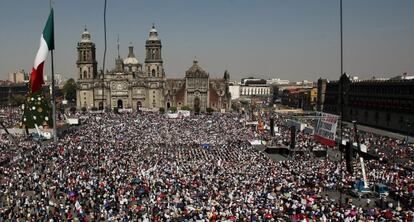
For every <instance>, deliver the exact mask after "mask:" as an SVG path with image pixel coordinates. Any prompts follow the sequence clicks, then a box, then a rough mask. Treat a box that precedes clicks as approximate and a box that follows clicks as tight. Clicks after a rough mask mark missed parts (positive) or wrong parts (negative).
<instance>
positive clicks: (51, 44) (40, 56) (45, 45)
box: [30, 9, 55, 93]
mask: <svg viewBox="0 0 414 222" xmlns="http://www.w3.org/2000/svg"><path fill="white" fill-rule="evenodd" d="M53 49H55V39H54V24H53V9H51V10H50V14H49V18H48V19H47V22H46V25H45V28H44V29H43V33H42V35H41V37H40V46H39V50H38V51H37V54H36V58H35V61H34V66H33V69H32V73H31V75H30V92H31V93H35V92H37V91H39V90H40V89H41V88H42V85H43V84H44V83H45V82H44V79H43V68H44V64H45V61H46V58H47V55H48V53H49V51H50V50H53Z"/></svg>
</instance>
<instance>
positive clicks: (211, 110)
mask: <svg viewBox="0 0 414 222" xmlns="http://www.w3.org/2000/svg"><path fill="white" fill-rule="evenodd" d="M206 111H207V113H208V114H211V113H212V112H214V109H213V108H211V107H207V109H206Z"/></svg>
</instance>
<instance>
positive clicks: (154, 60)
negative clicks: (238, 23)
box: [76, 26, 230, 111]
mask: <svg viewBox="0 0 414 222" xmlns="http://www.w3.org/2000/svg"><path fill="white" fill-rule="evenodd" d="M161 48H162V44H161V40H160V39H159V37H158V32H157V30H156V29H155V27H154V26H153V27H152V28H151V30H150V33H149V37H148V39H147V40H146V44H145V49H146V57H145V62H144V64H142V63H140V62H139V60H138V58H137V57H136V56H135V54H134V49H133V46H129V53H128V56H127V58H125V59H123V60H122V59H121V56H120V54H119V44H118V57H117V58H116V59H115V68H114V69H113V70H111V71H105V72H103V71H101V72H99V73H98V71H97V62H96V58H95V53H96V52H95V51H96V49H95V44H94V43H93V42H92V40H91V35H90V33H89V32H88V31H87V30H86V29H85V31H84V32H83V33H82V38H81V41H80V42H79V43H78V47H77V50H78V60H77V62H76V65H77V68H78V76H77V80H78V81H77V85H78V90H77V106H78V108H81V107H85V108H87V109H91V108H92V107H96V108H98V109H103V108H104V107H107V108H114V107H118V108H121V109H122V108H131V109H134V110H136V109H139V108H148V109H159V108H166V109H169V108H171V107H177V108H181V107H183V106H187V107H189V108H191V109H192V110H195V111H197V110H199V111H206V109H207V108H212V109H215V110H220V109H229V108H230V93H229V91H228V83H229V78H230V76H229V74H228V72H227V71H226V72H225V74H224V77H223V78H221V79H214V78H210V75H209V74H208V73H207V72H205V71H204V70H203V69H202V68H201V67H200V66H199V65H198V63H197V61H194V63H193V66H191V67H190V69H189V70H187V71H186V73H185V78H184V79H167V78H166V75H165V70H164V66H163V59H162V56H161Z"/></svg>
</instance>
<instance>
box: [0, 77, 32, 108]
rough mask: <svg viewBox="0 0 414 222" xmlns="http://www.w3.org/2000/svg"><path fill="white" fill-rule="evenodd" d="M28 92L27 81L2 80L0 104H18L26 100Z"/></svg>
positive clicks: (0, 82) (0, 84) (0, 83)
mask: <svg viewBox="0 0 414 222" xmlns="http://www.w3.org/2000/svg"><path fill="white" fill-rule="evenodd" d="M26 93H27V84H26V83H12V82H10V81H0V105H2V106H9V105H17V104H18V103H19V102H22V101H24V97H25V96H26Z"/></svg>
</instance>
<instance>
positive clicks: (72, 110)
mask: <svg viewBox="0 0 414 222" xmlns="http://www.w3.org/2000/svg"><path fill="white" fill-rule="evenodd" d="M69 111H70V112H71V113H72V114H75V112H76V107H74V106H72V107H70V109H69Z"/></svg>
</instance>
